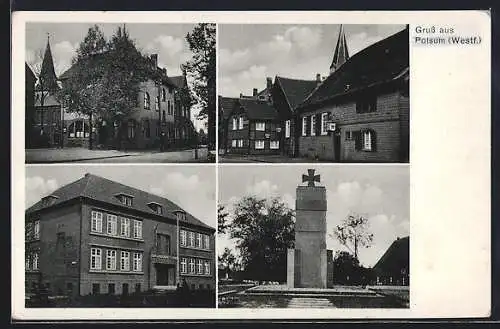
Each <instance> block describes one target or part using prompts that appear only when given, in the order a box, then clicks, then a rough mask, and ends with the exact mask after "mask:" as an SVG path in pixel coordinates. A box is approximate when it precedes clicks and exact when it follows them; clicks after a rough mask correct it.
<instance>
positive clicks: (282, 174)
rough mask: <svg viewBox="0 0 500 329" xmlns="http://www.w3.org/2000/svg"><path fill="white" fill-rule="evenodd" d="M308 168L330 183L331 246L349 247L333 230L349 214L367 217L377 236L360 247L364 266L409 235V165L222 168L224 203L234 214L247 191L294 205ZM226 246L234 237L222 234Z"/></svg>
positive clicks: (325, 183)
mask: <svg viewBox="0 0 500 329" xmlns="http://www.w3.org/2000/svg"><path fill="white" fill-rule="evenodd" d="M308 168H311V169H316V174H319V175H321V182H320V184H319V185H320V186H325V187H326V195H327V208H328V210H327V215H326V221H327V236H326V241H327V248H328V249H332V250H334V252H335V251H337V250H346V249H344V247H342V246H341V245H340V244H339V243H338V242H337V241H336V240H335V238H333V237H331V236H329V234H332V233H333V229H334V227H335V226H336V225H339V224H340V223H341V221H342V219H344V218H346V216H347V215H348V214H350V213H357V214H360V215H364V216H367V217H368V222H369V230H370V231H371V232H372V233H373V234H374V241H373V244H372V246H371V247H370V248H361V249H360V250H359V260H360V262H361V264H363V265H365V266H373V265H375V263H376V262H377V261H378V260H379V259H380V257H381V256H382V255H383V254H384V252H385V251H386V250H387V248H389V246H390V245H391V243H392V242H393V241H394V240H396V239H397V238H398V237H404V236H409V230H410V221H409V220H410V195H409V193H410V175H409V174H410V173H409V167H408V166H406V165H349V166H335V165H323V166H321V167H319V166H314V165H308V166H302V165H299V166H297V165H288V166H262V165H254V166H253V167H250V166H245V167H243V166H240V165H233V166H228V165H226V166H221V167H219V188H218V189H219V203H220V204H223V205H225V206H226V207H227V209H228V210H229V212H231V210H232V205H233V204H234V203H235V202H236V201H237V200H239V199H241V197H243V196H245V195H256V196H259V197H263V198H270V197H274V196H276V197H279V198H280V199H281V200H283V201H284V202H285V203H286V204H287V205H288V207H290V208H292V209H295V189H296V187H297V185H303V184H302V182H301V179H302V174H307V169H308ZM242 171H244V172H245V174H244V175H243V174H242ZM235 182H237V184H235ZM225 247H229V248H231V249H233V250H234V241H232V240H231V239H229V237H228V235H227V234H219V237H218V243H217V249H218V252H219V253H220V252H221V251H223V250H224V248H225Z"/></svg>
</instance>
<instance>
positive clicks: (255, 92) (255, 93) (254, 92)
mask: <svg viewBox="0 0 500 329" xmlns="http://www.w3.org/2000/svg"><path fill="white" fill-rule="evenodd" d="M252 95H253V97H257V88H253V93H252Z"/></svg>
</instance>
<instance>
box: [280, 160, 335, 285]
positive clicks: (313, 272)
mask: <svg viewBox="0 0 500 329" xmlns="http://www.w3.org/2000/svg"><path fill="white" fill-rule="evenodd" d="M307 171H308V174H307V175H302V182H303V183H304V182H307V186H301V185H299V186H297V190H296V201H295V249H288V255H287V286H288V287H289V288H327V286H330V284H327V281H328V282H329V281H331V278H329V276H331V274H332V273H331V266H329V265H330V264H331V258H332V252H331V251H330V250H328V251H327V249H326V210H327V202H326V189H325V187H324V186H316V185H315V183H316V182H317V183H319V182H320V175H315V173H314V169H308V170H307ZM329 263H330V264H329ZM329 272H330V273H329Z"/></svg>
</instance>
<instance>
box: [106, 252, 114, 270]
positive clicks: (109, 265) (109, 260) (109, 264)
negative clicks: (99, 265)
mask: <svg viewBox="0 0 500 329" xmlns="http://www.w3.org/2000/svg"><path fill="white" fill-rule="evenodd" d="M106 269H107V270H108V271H115V270H116V250H107V251H106Z"/></svg>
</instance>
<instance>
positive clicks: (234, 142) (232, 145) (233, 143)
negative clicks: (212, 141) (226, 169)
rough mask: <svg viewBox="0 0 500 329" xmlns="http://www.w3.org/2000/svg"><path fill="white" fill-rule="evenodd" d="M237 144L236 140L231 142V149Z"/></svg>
mask: <svg viewBox="0 0 500 329" xmlns="http://www.w3.org/2000/svg"><path fill="white" fill-rule="evenodd" d="M237 142H238V140H237V139H233V140H231V147H236V143H237Z"/></svg>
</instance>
